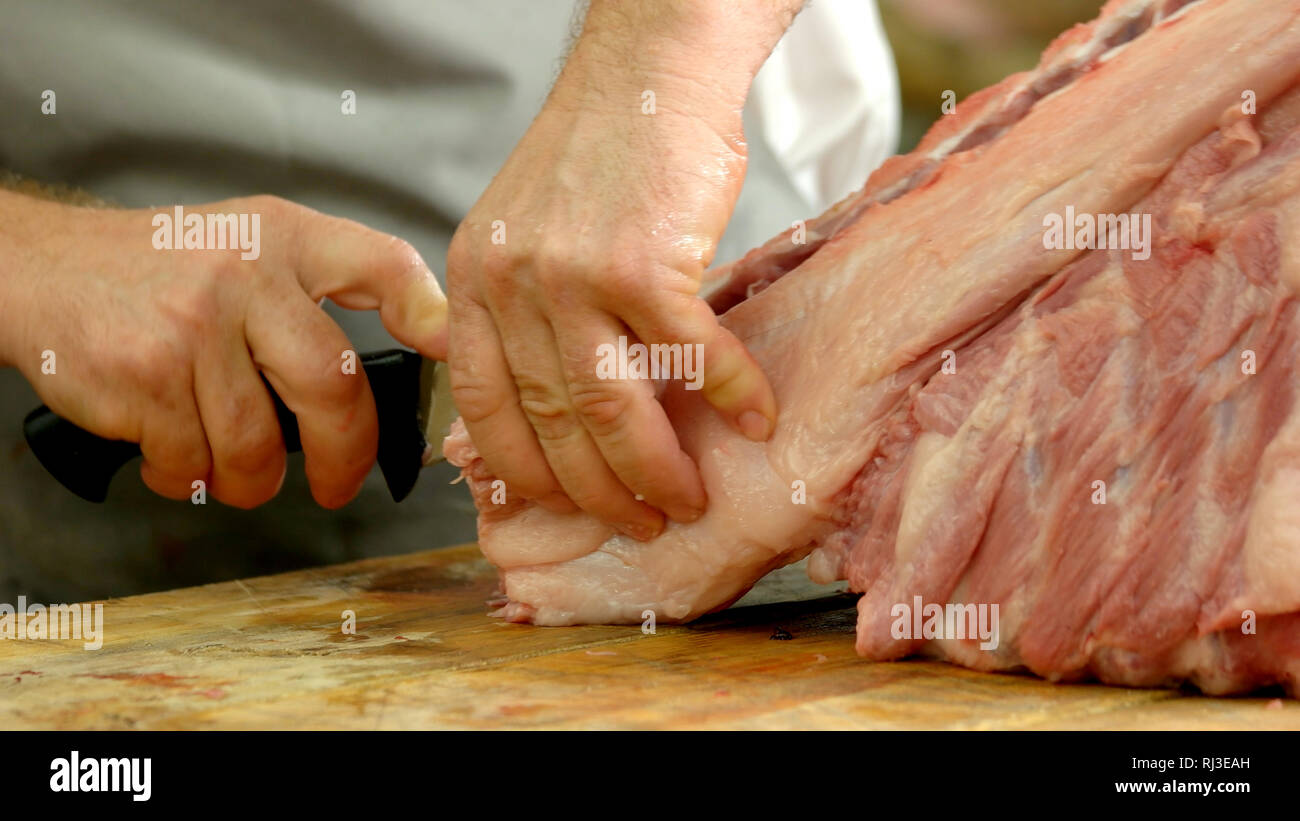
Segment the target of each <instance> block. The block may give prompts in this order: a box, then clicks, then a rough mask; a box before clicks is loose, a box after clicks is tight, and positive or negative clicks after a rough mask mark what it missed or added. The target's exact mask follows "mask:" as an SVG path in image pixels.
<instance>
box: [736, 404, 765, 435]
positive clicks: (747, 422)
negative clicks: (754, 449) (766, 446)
mask: <svg viewBox="0 0 1300 821" xmlns="http://www.w3.org/2000/svg"><path fill="white" fill-rule="evenodd" d="M736 424H737V425H738V426H739V427H740V432H741V433H743V434H744V435H745V438H746V439H750V440H752V441H755V442H766V441H767V437H769V436H771V435H772V423H771V421H769V420H768V418H767V417H766V416H764V415H763V414H761V413H759V412H758V411H755V410H747V411H745V412H744V413H742V414H740V416H739V417H737V418H736Z"/></svg>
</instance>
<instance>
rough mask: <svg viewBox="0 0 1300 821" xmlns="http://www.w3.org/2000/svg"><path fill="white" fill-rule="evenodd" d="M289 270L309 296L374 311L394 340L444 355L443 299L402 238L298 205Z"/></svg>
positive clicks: (416, 254)
mask: <svg viewBox="0 0 1300 821" xmlns="http://www.w3.org/2000/svg"><path fill="white" fill-rule="evenodd" d="M297 228H298V231H297V237H298V241H297V246H296V253H295V255H294V269H295V273H296V275H297V277H298V281H299V283H300V284H301V285H302V287H303V290H305V291H307V293H308V294H309V295H310V296H311V297H312V299H314V300H318V301H319V300H320V299H321V298H323V297H329V298H330V299H331V300H333V301H334V302H335V303H336V304H338V305H339V306H340V307H343V308H348V309H350V310H357V311H365V310H376V309H378V311H379V318H380V319H381V320H382V321H383V323H384V327H385V328H387V329H388V332H389V333H391V334H392V335H393V336H394V337H395V338H396V339H397V341H399V342H401V343H402V344H403V345H408V346H410V347H412V348H414V349H416V350H417V351H419V352H420V354H421V355H422V356H424V357H425V358H426V359H437V360H440V361H446V359H447V298H446V296H444V295H443V292H442V288H441V287H440V286H439V285H438V279H437V277H435V276H434V274H433V271H431V270H429V266H428V265H425V263H424V259H423V258H421V256H420V254H419V252H418V251H416V250H415V248H414V247H412V246H411V244H410V243H408V242H406V241H405V240H401V239H398V238H397V237H394V236H392V235H390V234H385V233H382V232H380V231H374V230H371V229H369V228H367V227H365V226H364V225H361V224H360V223H357V222H353V221H352V220H346V219H340V218H338V217H330V216H326V215H325V214H321V213H318V212H316V211H312V210H310V209H303V214H302V216H301V220H300V222H299V224H298V226H297Z"/></svg>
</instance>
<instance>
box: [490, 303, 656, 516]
mask: <svg viewBox="0 0 1300 821" xmlns="http://www.w3.org/2000/svg"><path fill="white" fill-rule="evenodd" d="M537 319H538V320H540V319H541V315H540V314H538V315H537ZM497 325H498V327H509V328H510V329H511V330H510V335H509V336H508V337H505V338H504V339H503V340H502V343H503V347H504V349H505V352H506V360H507V361H508V362H509V363H510V370H511V372H512V373H513V374H514V380H515V389H516V390H517V391H518V392H519V407H520V408H522V409H523V412H524V415H525V416H526V417H527V418H528V421H529V423H530V424H531V425H532V428H533V431H534V432H535V434H536V436H537V441H538V442H540V443H541V446H542V452H543V453H545V454H546V461H547V462H548V463H549V464H550V466H551V470H552V471H554V473H555V478H556V480H557V481H559V483H560V486H561V487H563V488H564V492H565V493H566V494H567V495H568V497H569V498H570V499H572V500H573V502H574V504H576V505H577V506H578V507H580V508H582V509H583V510H585V511H587V512H588V513H590V514H591V515H593V516H595V517H596V518H597V519H600V520H601V521H602V522H606V523H608V524H610V525H612V526H614V527H617V528H618V529H619V530H621V531H622V532H624V533H626V534H627V535H629V536H631V537H633V538H635V539H641V540H646V539H651V538H654V537H655V536H657V535H659V533H660V532H661V531H662V530H663V516H662V515H661V514H660V512H659V511H658V510H656V509H654V508H653V507H651V506H650V505H648V504H646V503H645V502H644V501H640V500H638V499H637V498H636V495H635V494H634V493H633V491H631V490H630V489H629V488H628V487H627V486H626V485H624V484H623V483H622V482H621V481H619V478H618V476H617V475H615V473H614V471H613V469H612V468H611V467H610V466H609V464H608V463H607V462H606V461H605V457H604V455H603V454H602V453H601V452H600V448H599V447H597V445H596V443H595V441H594V440H593V439H592V438H591V434H589V433H588V432H587V428H586V426H585V425H584V424H583V421H582V419H581V418H580V417H579V414H578V411H577V409H576V408H574V406H573V402H572V399H571V398H570V396H569V392H568V386H567V383H566V379H565V368H564V366H563V364H562V363H561V361H560V354H559V352H558V351H557V350H556V341H555V338H554V337H553V335H552V333H551V328H550V325H549V324H547V323H545V322H544V321H536V320H532V319H531V318H530V319H529V320H524V319H522V318H513V317H505V318H502V317H498V318H497ZM588 410H589V412H593V413H600V411H599V410H598V409H597V408H596V407H595V405H594V404H592V405H591V406H590V407H589V408H588Z"/></svg>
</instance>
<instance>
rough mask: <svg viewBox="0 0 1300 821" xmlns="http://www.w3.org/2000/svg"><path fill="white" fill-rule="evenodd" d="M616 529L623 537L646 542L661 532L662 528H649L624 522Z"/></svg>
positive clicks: (637, 523) (636, 523) (635, 523)
mask: <svg viewBox="0 0 1300 821" xmlns="http://www.w3.org/2000/svg"><path fill="white" fill-rule="evenodd" d="M618 529H619V531H620V532H622V533H623V534H624V535H627V536H631V537H632V538H633V539H636V540H637V541H638V542H648V541H650V540H651V539H653V538H655V537H656V536H658V535H659V534H660V533H661V532H662V531H663V528H662V526H655V527H651V526H649V525H643V524H640V523H639V522H624V523H623V524H621V525H618Z"/></svg>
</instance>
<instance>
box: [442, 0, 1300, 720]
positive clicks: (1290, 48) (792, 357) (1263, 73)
mask: <svg viewBox="0 0 1300 821" xmlns="http://www.w3.org/2000/svg"><path fill="white" fill-rule="evenodd" d="M1067 208H1072V209H1073V212H1074V213H1076V214H1129V213H1134V214H1149V215H1150V219H1151V234H1152V236H1151V237H1150V247H1149V252H1150V253H1149V257H1148V258H1145V259H1142V258H1141V257H1142V256H1143V254H1142V253H1139V252H1137V251H1135V250H1132V249H1109V248H1098V249H1097V250H1091V251H1089V250H1086V249H1085V250H1077V249H1069V248H1061V249H1059V250H1053V249H1048V248H1045V243H1044V235H1045V225H1047V224H1048V222H1047V220H1049V219H1050V215H1065V214H1067ZM803 233H804V236H803V237H799V236H798V235H797V234H796V233H794V232H787V234H785V235H782V236H780V237H777V238H775V239H773V240H771V241H770V242H768V243H767V244H765V245H764V246H762V247H761V248H758V249H755V250H754V251H752V252H750V253H749V254H748V255H746V256H745V257H744V258H743V259H741V260H739V261H737V262H735V263H733V264H731V265H728V266H725V267H723V268H720V269H718V270H716V271H715V272H714V276H713V278H712V281H711V283H710V299H711V302H712V303H713V304H714V306H715V308H716V309H718V310H719V311H722V310H725V311H726V313H725V314H724V315H723V317H722V322H723V324H724V325H726V326H727V327H728V328H730V329H731V330H732V331H733V332H734V333H735V334H736V335H737V336H738V337H739V338H740V339H741V340H743V341H744V342H745V344H746V345H747V346H748V347H749V350H750V351H751V352H752V353H753V355H754V356H755V357H756V358H757V360H758V361H759V363H760V364H761V365H762V367H763V368H764V370H765V372H766V373H767V374H768V376H769V378H770V379H771V381H772V384H773V387H774V388H775V390H776V394H777V400H778V403H779V406H780V420H779V424H778V428H777V430H776V432H775V434H774V436H773V437H772V439H771V440H770V441H769V442H767V443H754V442H750V441H748V440H746V439H744V438H743V437H741V436H740V435H738V434H736V433H734V432H733V431H731V430H730V429H728V428H727V427H726V425H725V424H724V423H723V422H722V420H721V419H720V418H719V416H718V415H717V414H716V413H715V412H713V411H712V410H711V409H710V408H709V407H708V406H707V405H706V404H705V403H704V402H703V400H702V398H701V397H700V395H699V393H698V392H696V391H687V390H684V389H682V386H681V385H680V384H679V383H674V384H672V385H670V387H669V389H668V390H667V391H666V392H665V394H664V395H663V402H664V404H665V407H666V409H667V412H668V414H669V416H670V418H671V419H672V421H673V424H674V426H675V428H676V430H677V433H678V436H679V438H680V441H681V442H682V446H683V447H684V449H685V450H686V452H687V453H689V454H690V455H691V457H692V458H694V459H695V461H696V462H697V464H698V465H699V468H700V471H701V473H702V475H703V478H704V482H705V487H706V489H707V491H708V494H709V507H708V511H707V512H706V514H705V515H704V516H703V517H701V518H700V519H699V520H698V521H696V522H693V523H691V524H687V525H683V524H676V523H670V524H669V526H668V527H667V529H666V530H665V531H664V532H663V534H662V535H661V536H659V537H658V538H657V539H655V540H653V541H651V542H648V543H640V542H636V541H634V540H631V539H629V538H627V537H625V536H622V535H620V534H618V533H616V532H614V531H613V530H612V529H611V528H608V527H606V526H604V525H602V524H601V523H599V522H598V521H596V520H595V519H593V518H591V517H589V516H587V515H585V514H581V513H575V514H569V515H562V514H556V513H552V512H550V511H547V510H545V509H543V508H540V507H537V506H535V505H532V504H530V503H527V502H525V501H522V500H518V499H508V500H507V502H506V504H504V505H495V504H493V503H492V501H491V498H490V497H491V493H492V484H491V483H492V476H491V475H490V473H489V471H488V469H487V467H486V466H485V464H484V463H483V461H482V459H480V458H479V456H478V453H477V451H476V450H475V449H474V446H473V443H472V442H471V441H470V440H469V438H468V436H467V435H466V433H465V430H464V427H463V426H460V425H459V424H458V425H457V427H456V428H455V430H454V432H453V433H452V435H451V436H450V437H448V439H447V441H446V443H445V445H444V449H445V452H446V454H447V456H448V458H449V459H450V460H451V461H453V462H454V463H455V464H457V465H460V466H461V467H462V469H463V472H464V475H465V476H466V477H467V478H468V480H469V482H470V486H471V489H472V490H473V492H474V495H475V498H476V501H477V503H478V506H479V511H480V518H479V535H480V544H481V547H482V549H483V552H484V554H485V555H486V556H487V558H488V559H489V560H490V561H491V562H492V563H493V564H495V565H496V566H497V567H498V568H499V569H500V577H501V585H502V592H503V597H502V599H501V601H500V602H498V604H499V605H500V606H499V609H498V610H497V611H496V614H497V615H499V616H501V617H504V618H506V619H509V620H513V621H527V622H532V623H534V624H540V625H564V624H576V623H592V622H598V623H599V622H605V623H631V622H639V621H642V620H643V619H644V618H645V615H644V614H645V611H653V612H654V614H655V616H656V618H657V619H659V620H661V621H686V620H690V619H693V618H696V617H698V616H700V615H702V614H705V613H708V612H710V611H714V610H717V609H719V608H723V607H726V606H727V605H729V604H730V603H731V602H733V601H735V600H736V599H737V598H738V597H739V596H741V595H742V594H743V593H744V592H745V591H746V590H747V589H749V587H750V586H751V585H753V584H754V582H755V581H757V580H758V579H759V578H761V577H762V576H763V575H764V574H766V573H768V572H769V571H771V570H773V569H775V568H777V567H780V566H782V565H785V564H788V563H790V562H793V561H796V560H798V559H800V558H802V557H804V556H806V555H809V554H810V553H811V558H810V560H809V573H810V575H811V576H812V577H813V578H814V579H815V580H817V581H820V582H830V581H834V580H837V579H847V580H848V582H849V584H850V587H851V589H852V590H854V591H858V592H861V593H862V596H861V598H860V599H859V602H858V625H857V650H858V652H859V653H860V654H861V655H863V656H865V657H867V658H869V659H875V660H885V659H897V658H901V657H904V656H909V655H915V654H925V655H931V656H936V657H940V658H944V659H948V660H950V661H952V662H955V663H957V664H961V665H964V666H967V667H971V668H976V669H981V670H1020V671H1025V670H1027V671H1030V672H1032V673H1034V674H1037V675H1040V676H1043V677H1046V678H1049V679H1053V680H1079V679H1088V678H1095V679H1098V680H1101V681H1104V682H1110V683H1115V684H1124V685H1135V686H1162V685H1168V684H1173V683H1178V682H1189V683H1191V684H1194V685H1196V686H1198V687H1199V688H1201V689H1202V690H1203V691H1205V692H1208V693H1231V692H1240V691H1248V690H1252V689H1255V688H1259V687H1264V686H1268V685H1273V684H1281V685H1283V686H1285V687H1286V688H1287V689H1288V690H1289V692H1290V693H1291V694H1292V695H1297V694H1300V408H1298V407H1297V401H1296V400H1297V393H1298V392H1300V380H1297V363H1300V315H1298V313H1297V302H1296V296H1297V292H1298V291H1300V0H1199V2H1190V3H1188V2H1185V0H1184V2H1170V1H1169V0H1163V1H1162V2H1150V1H1148V0H1130V2H1111V3H1109V4H1108V5H1107V6H1106V7H1105V9H1104V10H1103V11H1102V14H1101V17H1099V18H1098V19H1097V20H1096V21H1094V22H1092V23H1090V24H1087V25H1081V26H1076V27H1075V28H1073V29H1071V30H1070V31H1068V32H1066V33H1065V34H1063V35H1062V36H1061V37H1059V38H1058V39H1057V40H1056V41H1055V42H1054V43H1053V44H1052V45H1051V46H1050V47H1049V49H1048V50H1047V52H1046V53H1045V54H1044V56H1043V58H1042V61H1041V62H1040V64H1039V66H1038V68H1037V69H1035V70H1034V71H1031V72H1027V73H1024V74H1018V75H1014V76H1012V77H1009V78H1007V79H1006V80H1005V81H1003V82H1002V83H1000V84H998V85H996V86H994V87H992V88H989V89H986V90H985V91H983V92H980V93H978V94H976V95H974V96H972V97H971V98H970V99H967V100H965V101H963V102H961V103H960V104H959V105H958V106H957V109H956V112H955V113H954V114H951V115H949V116H945V117H943V118H942V119H941V120H940V121H939V123H938V124H937V125H936V126H935V127H934V128H933V129H932V130H931V131H930V133H929V134H928V135H927V136H926V138H925V139H924V141H923V142H922V143H921V144H920V146H919V147H918V148H917V149H916V150H915V151H913V152H912V153H910V154H908V155H906V156H901V157H896V158H894V159H892V160H890V161H889V162H887V163H886V164H885V165H884V166H882V167H881V168H880V169H879V170H877V171H876V173H875V174H873V175H872V177H871V178H870V180H869V181H868V182H867V184H866V187H865V188H864V189H863V190H862V191H860V192H858V193H857V194H855V195H853V196H851V197H849V198H848V199H846V200H844V201H842V202H840V203H839V204H837V205H836V206H834V207H833V208H831V209H830V210H829V211H828V212H827V213H826V214H823V215H822V216H821V217H819V218H816V219H813V220H810V221H809V222H808V224H807V226H806V227H805V230H804V232H803ZM797 239H803V240H804V241H803V242H796V240H797ZM800 489H802V491H803V493H802V497H801V494H800V493H799V490H800ZM1103 494H1104V495H1103ZM801 502H802V503H801ZM913 604H917V605H922V609H925V605H929V604H937V605H940V606H944V605H961V606H962V607H965V606H966V605H970V604H975V605H977V606H979V605H983V606H986V607H991V606H994V605H996V607H997V611H998V613H999V618H998V622H997V627H998V630H997V634H996V640H995V641H986V640H981V638H980V637H979V636H974V637H966V638H962V637H960V634H958V635H954V634H953V633H952V632H951V630H949V631H948V632H943V631H931V630H928V629H922V630H921V631H919V632H917V631H913V630H910V629H907V625H906V624H905V623H903V629H901V630H900V623H902V622H901V620H900V619H899V618H897V615H898V614H899V613H900V612H904V611H900V610H899V609H898V608H899V607H900V606H906V607H908V608H910V607H911V606H912V605H913ZM946 609H949V610H950V609H952V608H946ZM925 612H926V613H927V614H929V613H932V612H933V611H931V610H928V609H926V610H925ZM958 612H960V611H958ZM918 615H919V614H918ZM927 621H928V618H927ZM917 623H918V624H919V623H920V620H919V618H918V619H917ZM967 635H968V636H969V635H970V634H967Z"/></svg>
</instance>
